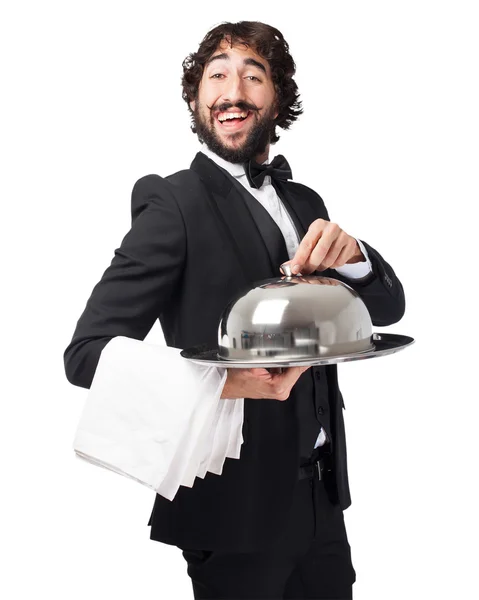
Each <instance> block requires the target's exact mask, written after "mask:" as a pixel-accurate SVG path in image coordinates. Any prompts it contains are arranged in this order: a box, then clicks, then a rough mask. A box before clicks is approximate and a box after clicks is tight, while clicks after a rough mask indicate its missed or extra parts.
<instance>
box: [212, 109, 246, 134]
mask: <svg viewBox="0 0 479 600" xmlns="http://www.w3.org/2000/svg"><path fill="white" fill-rule="evenodd" d="M251 115H252V112H251V111H249V110H247V111H241V112H231V113H219V114H218V115H217V116H216V120H217V121H218V123H219V124H220V125H221V127H222V128H224V129H225V130H229V131H233V130H237V129H240V128H241V127H242V125H243V123H244V122H245V121H247V120H248V119H249V118H250V117H251Z"/></svg>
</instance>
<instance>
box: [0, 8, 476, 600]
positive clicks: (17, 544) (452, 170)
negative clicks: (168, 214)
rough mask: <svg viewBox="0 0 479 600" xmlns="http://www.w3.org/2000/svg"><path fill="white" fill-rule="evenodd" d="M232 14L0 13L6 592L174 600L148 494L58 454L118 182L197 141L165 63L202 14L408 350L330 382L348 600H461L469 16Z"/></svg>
mask: <svg viewBox="0 0 479 600" xmlns="http://www.w3.org/2000/svg"><path fill="white" fill-rule="evenodd" d="M229 4H231V6H232V7H233V6H238V8H228V3H226V4H225V3H218V4H215V3H189V4H188V3H185V2H176V3H173V4H171V5H168V6H165V5H163V4H161V3H160V2H158V1H156V2H146V1H138V0H137V1H136V2H119V1H118V0H117V1H116V2H109V1H101V0H96V1H95V2H92V1H85V0H83V1H82V2H52V1H47V0H45V1H44V2H38V3H34V2H21V1H17V2H15V3H13V2H10V3H8V2H5V3H3V4H2V9H1V15H0V23H1V25H0V28H1V31H0V45H1V47H0V50H1V56H2V59H1V73H2V75H1V78H2V88H3V91H2V94H1V96H0V98H1V99H0V102H1V103H2V109H1V113H0V114H1V117H0V118H1V142H0V143H1V169H0V177H1V191H2V213H3V219H2V225H3V226H2V235H1V244H2V267H3V268H2V280H3V284H2V289H3V293H2V306H3V310H2V315H3V318H4V321H3V324H2V330H3V336H2V337H3V344H2V346H3V351H4V354H3V356H4V358H3V360H2V366H3V369H2V405H1V406H2V419H1V431H0V444H1V446H0V450H1V460H2V484H3V485H2V488H3V491H2V493H1V501H2V509H1V512H0V515H1V517H0V519H1V521H0V526H1V536H0V539H1V544H2V546H4V550H5V551H6V559H7V561H5V555H4V561H3V562H2V566H3V568H2V571H3V574H2V579H1V586H2V588H3V587H5V588H9V591H4V592H2V597H4V598H9V599H17V598H22V599H23V598H28V597H40V596H41V597H43V596H45V597H48V598H51V599H60V598H61V599H65V598H68V599H71V600H76V599H77V598H78V599H79V598H85V597H88V598H89V599H90V600H99V599H104V598H117V599H120V598H132V597H134V595H135V596H138V597H149V598H168V599H169V600H176V599H177V600H185V599H187V598H193V594H192V590H191V582H190V580H189V577H188V576H187V573H186V563H185V561H184V559H183V557H182V556H181V553H180V551H179V550H178V549H177V548H176V547H174V546H167V545H164V544H160V543H157V542H153V541H150V539H149V531H150V530H149V528H148V527H147V521H148V518H149V516H150V511H151V508H152V506H153V501H154V492H152V491H151V490H148V489H147V488H145V487H143V486H141V485H139V484H137V483H135V482H133V481H132V480H129V479H126V478H124V477H121V476H119V475H116V474H113V473H111V472H109V471H105V470H104V469H100V468H97V467H94V466H92V465H90V464H87V463H84V462H82V461H80V460H78V459H76V458H75V455H74V452H73V449H72V442H73V437H74V433H75V429H76V424H77V421H78V419H79V417H80V414H81V411H82V408H83V405H84V402H85V399H86V396H87V390H85V389H82V388H76V387H74V386H72V385H70V384H69V383H68V381H67V380H66V378H65V374H64V370H63V351H64V350H65V348H66V346H67V345H68V343H69V342H70V340H71V336H72V335H73V330H74V328H75V325H76V321H77V319H78V318H79V317H80V315H81V313H82V311H83V309H84V307H85V303H86V301H87V299H88V297H89V295H90V293H91V291H92V289H93V286H94V285H95V284H96V282H97V281H98V280H99V279H100V277H101V275H102V273H103V272H104V270H105V269H106V268H107V266H108V265H109V264H110V261H111V259H112V258H113V253H114V249H115V248H117V247H118V246H119V245H120V243H121V240H122V238H123V237H124V235H125V234H126V232H127V231H128V229H129V226H130V194H131V189H132V187H133V184H134V183H135V181H136V180H137V179H139V178H140V177H142V176H143V175H146V174H148V173H158V174H159V175H161V176H167V175H169V174H171V173H173V172H175V171H177V170H180V169H183V168H187V167H188V166H189V164H190V163H191V160H192V159H193V157H194V155H195V153H196V151H197V150H198V148H199V144H198V141H197V138H196V136H194V135H193V134H192V133H191V131H190V129H189V127H190V118H189V114H188V111H187V106H186V104H185V103H184V101H183V100H182V98H181V87H180V79H181V75H182V67H181V65H182V61H183V59H184V58H185V57H186V56H187V54H189V53H190V52H193V51H196V50H197V48H198V45H199V43H200V41H201V40H202V38H203V36H204V35H205V34H206V32H207V31H208V30H209V29H211V28H212V27H213V26H215V25H217V24H219V23H220V22H221V21H240V20H260V21H264V22H266V23H269V24H270V25H273V26H275V27H277V28H279V29H280V30H281V31H282V33H283V34H284V36H285V38H286V40H287V41H288V43H289V44H290V50H291V53H292V55H293V58H294V60H295V62H296V65H297V76H296V81H297V83H298V86H299V91H300V93H301V99H302V100H303V107H304V114H303V115H302V116H301V117H300V118H299V120H298V122H297V123H295V124H294V125H293V127H292V128H291V130H290V131H287V132H283V133H281V132H280V133H281V141H280V142H279V143H278V144H276V146H273V147H272V151H271V155H270V158H272V157H273V156H274V155H276V154H279V153H283V154H285V155H286V157H287V158H288V160H289V161H290V163H291V166H292V170H293V175H294V179H295V180H297V181H299V182H301V183H304V184H306V185H309V186H310V187H312V188H314V189H315V190H316V191H317V192H318V193H319V194H320V195H321V196H322V197H323V199H324V200H325V203H326V205H327V207H328V209H329V213H330V216H331V219H332V220H333V221H336V222H337V223H339V224H340V226H341V227H342V228H343V229H345V230H346V231H347V232H348V233H350V234H351V235H354V236H355V237H359V238H361V239H363V240H365V241H367V242H368V243H370V244H371V245H372V246H373V247H375V248H376V249H377V250H379V252H380V253H381V254H382V255H383V256H384V258H385V259H386V260H387V261H388V262H389V263H390V264H391V265H392V266H393V268H394V269H395V271H396V274H397V275H398V276H399V278H400V279H401V281H402V283H403V285H404V288H405V290H406V299H407V312H406V315H405V316H404V318H403V319H402V321H401V322H400V323H397V324H395V325H394V326H391V327H389V328H384V329H383V330H382V331H390V332H396V333H403V334H406V335H411V336H413V337H415V338H416V340H417V341H416V344H415V345H414V346H412V347H411V348H409V349H407V350H405V351H403V352H401V353H399V354H395V355H393V356H391V357H386V358H382V359H376V360H371V361H365V362H363V361H360V362H358V363H346V364H344V365H341V366H340V368H339V371H340V383H341V389H342V391H343V394H344V398H345V404H346V412H345V419H346V428H347V434H348V456H349V471H350V484H351V492H352V499H353V504H352V506H351V507H350V508H349V509H348V510H347V511H346V512H345V519H346V523H347V528H348V536H349V541H350V543H351V546H352V552H353V563H354V566H355V569H356V572H357V582H356V584H355V586H354V595H355V596H354V597H355V600H385V599H388V600H399V599H401V600H403V599H404V598H408V599H411V600H423V599H424V598H434V599H435V600H439V599H442V598H451V597H454V598H457V599H461V600H462V599H464V600H466V599H468V600H469V599H472V598H477V597H478V596H479V593H478V585H477V582H476V577H477V575H476V570H477V558H478V556H477V543H478V541H477V536H478V520H477V507H478V501H479V497H478V493H477V486H476V481H475V479H476V476H477V471H478V469H477V460H478V451H477V442H476V440H477V429H478V424H477V419H478V416H479V414H478V410H477V401H478V396H479V394H478V391H477V352H476V347H477V339H478V334H479V332H478V327H477V309H478V301H477V281H476V270H477V267H476V265H477V241H476V239H477V236H476V232H477V225H476V221H475V215H476V214H477V212H476V204H477V202H478V187H479V186H478V173H477V170H478V158H479V157H478V134H479V127H478V106H479V97H478V77H477V75H478V73H477V64H478V50H479V49H478V42H477V37H478V36H477V30H478V25H479V23H478V19H477V17H476V15H475V13H474V8H475V3H474V2H461V1H455V2H440V1H439V2H425V1H419V0H415V1H414V2H413V1H404V0H403V1H402V2H380V1H377V2H372V1H363V2H356V1H354V2H353V1H351V2H346V1H342V2H324V1H323V2H315V3H312V2H311V3H301V4H300V3H279V2H277V3H274V4H267V3H263V4H261V3H254V4H255V6H253V7H251V8H244V9H240V7H239V5H240V4H242V3H229ZM149 340H150V341H154V340H157V341H158V343H163V341H162V333H161V329H159V328H158V327H157V326H155V327H154V328H153V329H152V331H151V332H150V334H149ZM228 460H230V459H228ZM232 518H234V515H232Z"/></svg>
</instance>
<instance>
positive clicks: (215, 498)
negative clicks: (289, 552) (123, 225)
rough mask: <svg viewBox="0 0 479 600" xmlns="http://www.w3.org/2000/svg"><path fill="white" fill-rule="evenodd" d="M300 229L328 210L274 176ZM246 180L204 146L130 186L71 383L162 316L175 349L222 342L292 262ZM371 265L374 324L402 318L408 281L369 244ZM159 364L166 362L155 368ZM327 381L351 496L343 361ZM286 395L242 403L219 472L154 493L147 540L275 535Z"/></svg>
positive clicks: (286, 503) (343, 498)
mask: <svg viewBox="0 0 479 600" xmlns="http://www.w3.org/2000/svg"><path fill="white" fill-rule="evenodd" d="M274 185H275V188H276V190H277V192H278V194H279V195H280V197H281V198H282V200H283V202H284V203H285V205H286V208H287V209H288V211H289V212H290V214H291V216H292V218H293V221H294V223H295V226H296V229H297V230H298V232H299V234H300V236H301V237H302V236H303V235H304V233H305V232H306V231H307V229H308V227H309V225H310V224H311V222H312V221H314V220H315V219H318V218H323V219H328V220H329V216H328V213H327V211H326V208H325V206H324V203H323V201H322V199H321V197H320V196H319V195H318V194H317V193H316V192H314V191H313V190H311V189H310V188H308V187H306V186H304V185H301V184H299V183H295V182H293V181H287V182H281V183H275V184H274ZM240 188H242V186H241V184H239V183H238V182H237V181H235V180H234V178H233V177H232V176H231V175H229V173H227V172H226V171H225V170H223V169H222V168H221V167H219V166H218V165H217V164H216V163H215V162H214V161H212V160H211V159H210V158H208V157H207V156H206V155H204V154H203V153H201V152H199V153H198V154H197V155H196V157H195V159H194V160H193V162H192V164H191V166H190V168H189V169H185V170H182V171H179V172H177V173H175V174H173V175H170V176H168V177H165V178H163V177H160V176H159V175H147V176H145V177H142V178H141V179H139V180H138V181H137V182H136V183H135V185H134V187H133V191H132V204H131V210H132V226H131V229H130V231H129V232H128V233H127V234H126V235H125V237H124V238H123V240H122V242H121V245H120V247H119V248H117V249H116V250H115V255H114V258H113V259H112V261H111V264H110V266H109V267H108V268H107V269H106V270H105V272H104V274H103V276H102V278H101V280H100V281H99V282H98V283H97V284H96V286H95V287H94V289H93V291H92V293H91V296H90V298H89V299H88V301H87V303H86V307H85V310H84V311H83V313H82V315H81V317H80V319H79V320H78V323H77V326H76V329H75V332H74V334H73V338H72V340H71V342H70V344H69V345H68V347H67V348H66V350H65V352H64V364H65V372H66V376H67V379H68V381H70V382H71V383H72V384H74V385H77V386H81V387H84V388H89V387H90V385H91V382H92V379H93V376H94V373H95V369H96V366H97V364H98V361H99V358H100V354H101V351H102V350H103V348H104V347H105V345H106V344H107V343H108V341H109V340H111V339H112V338H113V337H115V336H118V335H122V336H126V337H130V338H135V339H138V340H143V339H144V338H145V337H146V335H147V333H148V332H149V331H150V329H151V327H152V326H153V324H154V322H155V321H156V319H159V320H160V323H161V326H162V329H163V333H164V336H165V340H166V343H167V344H168V345H169V346H174V347H177V348H187V347H189V346H194V345H198V344H203V343H205V344H208V345H213V344H216V343H217V330H218V323H219V320H220V316H221V313H222V311H223V309H224V307H225V306H226V305H227V304H228V302H229V301H230V300H231V299H232V298H234V297H235V296H236V295H238V293H240V292H241V291H244V290H245V289H248V287H250V286H251V284H252V283H253V282H254V281H259V280H261V279H267V278H270V277H277V276H279V275H280V273H279V265H280V264H281V262H284V261H285V260H288V256H287V253H286V248H285V244H284V239H283V237H282V234H281V232H280V231H279V229H278V227H277V226H276V224H275V223H274V221H273V220H272V219H271V217H270V216H269V214H268V213H267V212H266V211H265V210H264V209H263V207H261V205H260V204H259V203H258V202H257V201H256V199H255V198H254V197H253V196H252V195H250V194H248V193H247V192H246V191H245V190H241V189H240ZM363 243H364V244H365V246H366V248H367V251H368V254H369V257H370V259H371V262H372V267H373V273H372V274H371V275H370V276H369V277H368V278H367V279H365V280H360V281H354V280H349V279H347V278H344V277H341V276H340V275H339V274H338V273H337V272H336V271H333V270H328V271H325V272H322V273H321V274H322V275H326V276H332V277H335V278H336V279H340V280H343V281H345V282H346V283H348V285H350V286H351V287H353V288H354V289H355V290H356V291H357V292H358V293H359V294H360V296H361V298H362V299H363V301H364V302H365V304H366V306H367V308H368V310H369V313H370V315H371V318H372V322H373V324H374V325H376V326H385V325H390V324H392V323H395V322H397V321H399V319H401V317H402V315H403V313H404V309H405V299H404V293H403V288H402V285H401V283H400V281H399V280H398V278H397V277H396V275H395V273H394V271H393V269H392V268H391V266H390V265H389V264H388V263H387V262H386V261H385V260H384V259H383V258H382V257H381V255H380V254H379V253H378V252H377V251H376V250H375V249H374V248H372V247H371V246H369V245H368V244H367V243H366V242H363ZM159 368H161V367H159ZM319 368H321V369H324V372H325V373H326V376H327V382H328V394H329V404H330V407H331V435H332V438H333V439H332V442H333V449H334V451H333V483H334V486H333V489H332V490H330V492H331V494H332V499H333V501H335V502H339V504H340V506H341V508H342V509H345V508H347V507H348V506H349V505H350V503H351V499H350V493H349V486H348V476H347V456H346V440H345V432H344V421H343V408H344V402H343V400H342V396H341V392H340V390H339V387H338V381H337V368H336V365H331V366H327V367H314V368H312V369H309V370H308V371H306V373H304V374H303V375H302V377H311V374H312V373H314V371H315V370H316V369H319ZM300 387H301V378H300V380H298V382H297V384H296V385H295V386H294V387H293V390H292V392H291V395H290V397H289V399H288V400H287V401H284V402H278V401H277V400H252V399H247V398H246V399H245V402H244V425H243V437H244V444H243V446H242V449H241V458H240V459H239V460H234V459H227V460H226V461H225V465H224V468H223V473H222V475H221V476H218V475H215V474H212V473H207V475H206V477H205V478H204V479H201V478H197V479H196V480H195V484H194V486H193V487H192V488H187V487H183V486H181V487H180V489H179V490H178V493H177V495H176V496H175V498H174V500H173V501H171V502H170V501H169V500H166V499H165V498H163V497H162V496H160V495H158V494H157V495H156V499H155V505H154V507H153V511H152V515H151V517H150V521H149V523H148V524H149V525H150V524H151V533H150V536H151V539H156V540H159V541H162V542H165V543H169V544H175V545H178V546H181V547H189V548H202V549H224V550H236V551H250V550H257V549H260V548H265V547H267V546H268V545H269V544H271V543H273V542H274V538H275V535H277V534H278V533H279V531H280V523H281V521H282V520H283V519H284V518H285V516H286V514H287V511H288V509H289V507H290V504H291V500H292V494H293V490H294V487H295V485H296V482H297V475H298V465H299V456H298V434H297V423H296V421H295V419H296V417H295V412H294V402H295V392H296V390H297V389H300Z"/></svg>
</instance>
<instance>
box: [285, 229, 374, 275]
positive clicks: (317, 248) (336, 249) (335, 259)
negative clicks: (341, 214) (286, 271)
mask: <svg viewBox="0 0 479 600" xmlns="http://www.w3.org/2000/svg"><path fill="white" fill-rule="evenodd" d="M365 261H366V257H365V256H364V254H363V253H362V252H361V249H360V248H359V244H358V243H357V241H356V240H355V238H353V237H351V236H350V235H348V234H347V233H346V232H345V231H343V230H342V229H341V227H340V226H339V225H337V224H336V223H331V222H330V221H325V220H324V219H316V221H313V222H312V223H311V225H310V226H309V229H308V232H307V233H306V235H305V236H304V238H303V239H302V240H301V243H300V244H299V246H298V249H297V250H296V254H295V255H294V258H293V259H292V260H290V261H289V263H290V264H291V265H292V271H293V274H295V275H296V274H298V273H301V274H302V275H309V274H310V273H313V271H324V270H325V269H336V268H338V267H342V266H343V265H346V264H352V263H357V262H365Z"/></svg>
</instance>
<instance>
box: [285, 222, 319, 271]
mask: <svg viewBox="0 0 479 600" xmlns="http://www.w3.org/2000/svg"><path fill="white" fill-rule="evenodd" d="M327 224H328V221H325V220H324V219H316V221H313V222H312V223H311V225H310V226H309V229H308V231H307V233H306V235H305V236H304V237H303V239H302V240H301V243H300V244H299V246H298V249H297V250H296V254H295V255H294V258H293V259H292V260H291V265H292V271H293V274H294V275H296V274H297V273H300V272H301V273H304V274H308V273H312V272H313V271H314V268H313V269H311V270H309V257H310V256H311V253H312V251H313V249H314V248H315V246H316V245H317V243H318V240H319V238H320V237H321V235H322V233H323V231H324V229H325V228H326V226H327ZM318 264H319V263H318Z"/></svg>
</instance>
